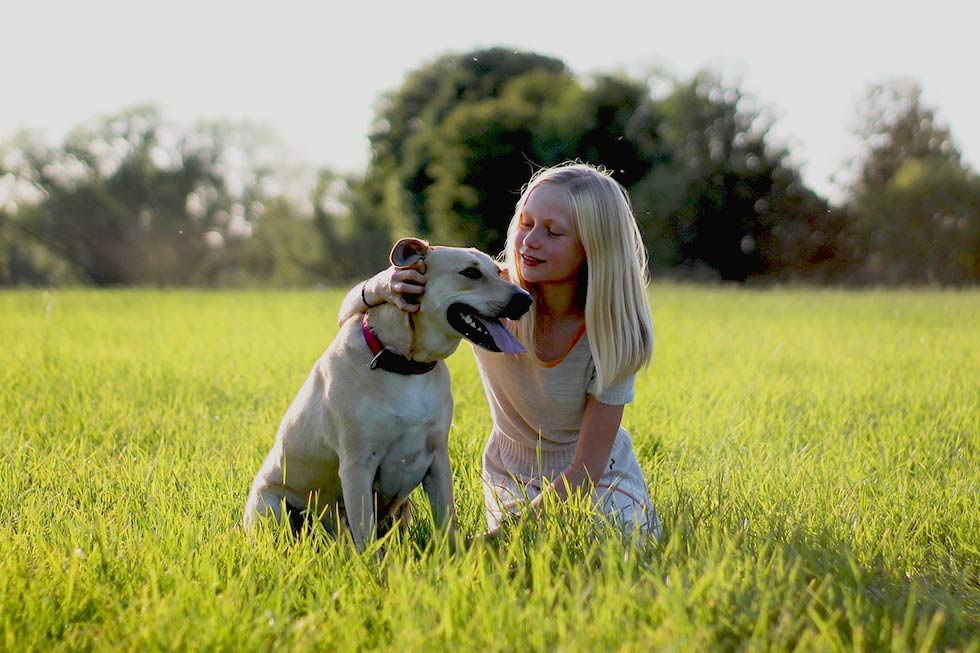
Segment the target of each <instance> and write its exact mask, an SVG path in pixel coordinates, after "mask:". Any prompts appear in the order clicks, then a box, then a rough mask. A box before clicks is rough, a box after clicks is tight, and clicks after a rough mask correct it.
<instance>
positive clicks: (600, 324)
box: [341, 164, 660, 537]
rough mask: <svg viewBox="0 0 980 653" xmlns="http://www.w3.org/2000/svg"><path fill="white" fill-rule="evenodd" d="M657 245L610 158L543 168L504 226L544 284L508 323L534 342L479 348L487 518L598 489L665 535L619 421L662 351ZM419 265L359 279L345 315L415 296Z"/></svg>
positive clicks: (513, 257)
mask: <svg viewBox="0 0 980 653" xmlns="http://www.w3.org/2000/svg"><path fill="white" fill-rule="evenodd" d="M646 264H647V257H646V252H645V250H644V248H643V245H642V243H641V240H640V234H639V229H638V228H637V225H636V221H635V220H634V218H633V212H632V209H631V206H630V202H629V198H628V196H627V194H626V191H625V190H624V189H623V188H622V186H620V185H619V184H618V183H617V182H616V181H615V180H613V179H612V177H611V176H609V174H607V173H606V172H605V171H603V170H601V169H599V168H595V167H593V166H590V165H585V164H565V165H561V166H556V167H554V168H548V169H545V170H542V171H540V172H539V173H538V174H536V175H535V176H534V177H533V178H532V179H531V181H530V182H529V183H528V185H527V187H526V188H525V189H524V192H523V194H522V195H521V198H520V200H519V201H518V202H517V208H516V210H515V212H514V217H513V219H512V220H511V223H510V227H509V229H508V231H507V246H506V250H505V252H504V254H503V267H504V272H503V273H504V274H505V275H507V276H509V278H510V279H512V280H517V283H519V284H520V285H521V286H522V287H523V288H524V289H525V290H527V291H528V292H529V293H531V295H532V296H533V297H534V305H533V307H532V309H531V311H530V312H529V313H528V314H527V315H526V316H524V317H523V318H522V319H521V320H520V321H518V322H516V323H511V324H510V325H509V326H510V328H511V329H513V330H514V331H515V335H516V336H517V337H518V339H519V340H520V341H521V342H522V343H523V344H524V346H525V347H526V348H527V350H528V351H527V353H524V354H494V353H490V352H486V351H484V350H483V349H481V348H479V347H473V352H474V354H475V356H476V361H477V365H478V367H479V370H480V376H481V378H482V380H483V387H484V390H485V392H486V395H487V400H488V402H489V404H490V413H491V417H492V419H493V428H492V430H491V433H490V439H489V441H488V442H487V445H486V447H485V449H484V452H483V473H482V478H483V486H484V501H485V506H486V516H487V525H488V527H489V530H490V532H491V533H492V532H494V531H496V530H497V529H498V528H499V526H500V524H501V522H502V521H503V520H504V519H505V518H506V517H508V516H509V515H513V514H517V513H519V512H520V511H521V510H522V508H524V507H526V506H527V505H528V503H527V502H528V501H530V505H531V506H534V507H537V506H540V505H541V502H542V500H543V499H544V497H545V496H546V494H548V493H553V494H554V495H555V496H556V497H557V498H559V499H562V500H564V499H566V498H567V497H568V496H569V495H570V494H573V493H576V492H588V493H591V497H592V500H593V503H594V505H595V506H596V508H597V509H599V510H600V511H601V512H602V513H604V514H605V515H607V516H608V517H609V518H610V519H612V520H613V521H615V522H617V523H618V524H619V525H620V526H621V527H623V528H624V529H626V530H630V529H641V530H643V531H646V532H649V533H651V534H653V535H654V536H655V537H659V533H660V522H659V520H658V518H657V516H656V513H655V511H654V508H653V505H652V504H651V502H650V498H649V496H648V494H647V490H646V484H645V483H644V480H643V474H642V472H641V471H640V467H639V464H638V463H637V460H636V456H635V455H634V453H633V448H632V444H631V442H630V437H629V435H628V434H627V432H626V431H625V430H624V429H623V428H622V426H621V422H622V417H623V409H624V406H625V404H627V403H629V402H630V401H632V399H633V379H634V375H635V373H636V372H637V371H638V370H639V369H640V368H642V367H643V366H645V365H646V364H647V363H648V362H649V360H650V357H651V355H652V352H653V328H652V325H651V321H650V307H649V304H648V301H647V294H646V278H647V267H646ZM424 285H425V276H424V274H422V272H421V271H420V270H419V269H397V268H394V267H392V268H388V269H387V270H384V271H382V272H380V273H379V274H377V275H376V276H374V277H372V278H371V279H368V280H367V281H365V282H364V283H363V284H361V285H360V286H358V287H355V288H354V289H353V290H352V291H351V293H350V294H349V295H348V297H347V299H345V301H344V305H343V306H342V308H341V321H342V322H343V321H344V320H345V319H346V318H347V317H349V316H350V315H351V314H352V313H354V312H356V311H358V310H364V307H365V306H366V305H370V304H375V303H377V302H382V301H387V302H391V303H393V304H395V305H397V306H399V307H400V308H402V310H405V311H410V312H411V311H416V310H418V306H417V304H416V303H413V302H412V301H410V300H409V301H406V299H405V297H406V296H411V295H418V294H420V293H422V292H424Z"/></svg>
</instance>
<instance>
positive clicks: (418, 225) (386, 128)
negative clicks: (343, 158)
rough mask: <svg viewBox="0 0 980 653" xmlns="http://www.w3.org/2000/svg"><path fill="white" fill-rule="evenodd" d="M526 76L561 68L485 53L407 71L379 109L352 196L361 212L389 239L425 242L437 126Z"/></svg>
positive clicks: (540, 59)
mask: <svg viewBox="0 0 980 653" xmlns="http://www.w3.org/2000/svg"><path fill="white" fill-rule="evenodd" d="M534 71H542V72H545V73H551V74H557V75H561V74H565V72H566V69H565V65H564V63H562V62H561V61H559V60H557V59H553V58H550V57H545V56H541V55H537V54H531V53H525V52H518V51H513V50H509V49H504V48H491V49H486V50H476V51H473V52H469V53H466V54H449V55H445V56H442V57H440V58H438V59H437V60H435V61H433V62H431V63H429V64H426V65H424V66H422V67H420V68H419V69H417V70H415V71H413V72H411V73H410V74H409V75H408V76H407V78H406V80H405V82H404V83H403V84H402V86H401V87H399V88H398V89H397V90H395V91H393V92H391V93H388V94H386V95H385V96H384V97H383V98H382V100H381V102H380V103H379V107H378V110H377V118H376V120H375V122H374V126H373V128H372V132H371V135H370V140H371V161H370V163H369V165H368V169H367V171H366V173H365V178H364V180H363V188H361V189H359V194H361V195H362V196H363V197H364V198H365V200H366V204H367V207H366V208H367V209H368V210H369V211H372V212H373V213H374V214H376V215H377V214H378V213H379V212H380V217H381V219H382V220H383V221H384V222H385V223H386V224H387V225H388V227H389V229H390V230H391V232H392V234H393V235H395V236H400V235H417V236H423V237H425V236H428V235H429V234H430V231H431V229H430V224H429V215H428V209H427V206H426V200H427V198H426V194H427V190H428V188H429V187H430V186H431V185H432V184H433V183H434V181H435V180H434V179H433V177H432V173H431V167H432V165H433V163H434V161H433V152H432V148H433V146H434V145H435V144H436V143H438V139H439V136H438V134H439V130H440V128H441V126H442V124H443V122H444V121H446V120H447V119H448V117H449V114H450V113H452V112H453V111H455V110H457V109H458V108H459V106H461V105H470V104H477V103H480V102H482V101H484V100H492V99H493V98H496V97H498V96H499V95H500V94H501V93H502V92H503V90H504V88H505V87H506V86H507V84H508V83H509V82H510V81H512V80H514V79H515V78H518V77H520V76H522V75H525V74H527V73H530V72H534ZM356 211H357V209H355V212H356ZM360 217H361V216H360V214H359V213H358V214H357V216H356V217H355V220H357V221H360Z"/></svg>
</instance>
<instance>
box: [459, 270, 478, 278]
mask: <svg viewBox="0 0 980 653" xmlns="http://www.w3.org/2000/svg"><path fill="white" fill-rule="evenodd" d="M460 274H461V275H463V276H464V277H466V278H467V279H479V278H481V277H482V276H483V273H481V272H480V270H479V268H466V269H465V270H463V271H462V272H460Z"/></svg>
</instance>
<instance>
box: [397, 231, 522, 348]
mask: <svg viewBox="0 0 980 653" xmlns="http://www.w3.org/2000/svg"><path fill="white" fill-rule="evenodd" d="M389 258H390V260H391V263H392V265H395V266H398V267H410V266H412V265H416V264H418V263H419V262H421V263H422V268H423V273H424V274H425V276H426V284H425V294H423V295H422V300H421V305H420V307H419V309H420V310H419V316H420V318H422V319H424V320H426V321H428V322H430V323H432V326H433V327H434V328H440V329H443V330H445V331H452V332H453V335H454V337H459V336H462V337H464V338H466V339H467V340H469V341H470V342H472V343H473V344H476V345H479V346H480V347H483V348H484V349H487V350H489V351H495V352H505V353H510V354H514V353H520V352H523V351H525V349H524V346H523V345H521V343H520V342H519V341H518V340H517V339H516V338H515V337H514V336H513V335H511V333H510V332H509V331H508V330H507V329H506V328H505V327H504V326H503V325H502V324H501V323H500V319H501V318H507V319H510V320H516V319H518V318H520V317H521V316H522V315H524V314H525V313H526V312H527V311H528V309H529V308H530V307H531V296H530V295H529V294H528V293H527V292H525V291H524V290H522V289H521V288H520V287H519V286H517V285H514V284H512V283H509V282H508V281H505V280H504V279H503V278H502V277H501V269H500V267H498V266H497V264H496V263H495V262H494V260H493V259H492V258H490V257H489V256H487V255H486V254H484V253H483V252H481V251H479V250H476V249H464V248H460V247H433V246H431V245H429V244H428V243H426V242H425V241H423V240H419V239H417V238H403V239H402V240H400V241H398V242H397V243H396V244H395V246H394V248H392V250H391V255H390V257H389Z"/></svg>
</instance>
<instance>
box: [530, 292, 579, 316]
mask: <svg viewBox="0 0 980 653" xmlns="http://www.w3.org/2000/svg"><path fill="white" fill-rule="evenodd" d="M535 290H536V291H537V292H536V293H535V294H536V296H537V297H536V301H535V304H537V317H538V319H544V320H546V321H549V322H556V321H563V320H566V319H581V318H582V317H583V316H584V311H583V310H582V308H581V307H580V306H579V304H578V288H577V286H576V285H575V284H567V283H542V284H538V286H537V288H536V289H535Z"/></svg>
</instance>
